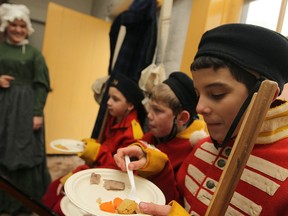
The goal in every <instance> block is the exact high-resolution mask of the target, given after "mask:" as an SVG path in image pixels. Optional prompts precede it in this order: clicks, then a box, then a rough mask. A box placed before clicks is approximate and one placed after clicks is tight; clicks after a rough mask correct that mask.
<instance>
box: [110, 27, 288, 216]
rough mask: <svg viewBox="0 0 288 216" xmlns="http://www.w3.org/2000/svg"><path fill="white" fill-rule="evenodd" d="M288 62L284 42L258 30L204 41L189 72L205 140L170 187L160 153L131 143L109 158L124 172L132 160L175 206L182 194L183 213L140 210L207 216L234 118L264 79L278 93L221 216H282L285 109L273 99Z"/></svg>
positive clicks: (221, 30) (153, 210) (286, 207)
mask: <svg viewBox="0 0 288 216" xmlns="http://www.w3.org/2000/svg"><path fill="white" fill-rule="evenodd" d="M287 56H288V40H287V38H285V37H284V36H282V35H280V34H279V33H277V32H274V31H271V30H268V29H265V28H262V27H259V26H254V25H247V24H228V25H223V26H220V27H217V28H215V29H212V30H210V31H207V32H206V33H205V34H204V35H203V37H202V39H201V42H200V44H199V47H198V52H197V54H196V56H195V59H194V62H193V63H192V65H191V71H192V75H193V80H194V86H195V90H196V94H197V95H198V99H199V100H198V104H197V107H196V110H197V112H198V113H199V114H201V115H202V116H203V118H204V120H205V122H206V123H207V128H208V131H209V134H210V137H208V138H205V139H203V140H201V141H200V142H198V143H197V145H196V146H195V147H194V149H193V151H192V152H191V153H190V155H189V156H188V157H186V160H185V161H184V162H183V163H182V165H181V167H180V169H179V171H178V173H177V178H176V182H175V181H174V178H173V171H172V170H173V169H172V167H171V164H170V163H169V161H168V160H167V156H166V155H165V154H163V153H160V152H157V151H155V150H153V149H149V148H146V147H145V146H144V147H143V146H141V145H139V143H137V144H135V145H132V146H129V147H126V148H123V149H118V151H117V154H116V155H115V156H114V159H115V161H116V163H117V164H118V166H119V167H121V169H123V170H125V166H123V164H124V161H123V156H124V155H126V154H128V155H129V156H131V157H132V156H136V155H137V156H138V158H139V160H138V161H133V162H131V163H130V164H129V168H130V169H133V170H138V172H139V173H140V174H142V175H145V174H146V176H147V171H149V173H153V177H154V178H157V180H158V181H161V180H162V184H166V185H169V188H170V190H171V191H174V195H175V199H176V200H177V199H178V195H180V197H181V199H178V200H179V201H181V202H183V205H184V207H185V209H184V208H182V207H181V206H180V205H179V204H178V203H177V202H176V201H172V202H171V203H169V205H164V206H161V205H156V204H153V203H144V202H142V203H140V205H139V207H140V209H141V210H142V211H143V212H145V213H147V214H152V215H169V216H174V215H181V216H185V215H187V216H188V215H204V214H205V212H206V210H207V208H208V205H209V203H210V201H211V199H212V196H213V193H214V192H215V188H216V185H217V183H218V181H219V178H220V176H221V174H222V171H223V169H224V167H225V164H226V161H227V158H228V156H229V153H230V150H231V148H232V146H233V144H234V141H235V137H236V135H237V133H238V131H239V125H240V124H241V120H242V118H240V120H237V118H236V116H237V114H239V113H240V115H241V114H243V112H244V111H245V110H246V108H247V107H246V106H243V104H246V103H245V101H246V100H247V101H249V100H250V98H251V97H250V96H251V95H252V94H253V93H254V92H257V91H258V88H259V86H260V84H261V82H262V81H263V80H264V79H269V80H273V81H276V82H277V83H278V87H279V88H278V91H277V93H276V95H275V99H274V101H273V102H272V104H271V107H270V109H269V111H268V113H267V116H266V119H265V120H264V123H263V125H262V127H261V130H260V133H259V135H258V138H257V140H256V143H255V146H254V148H253V150H252V153H251V155H250V157H249V160H248V162H247V164H246V167H245V169H244V172H243V174H242V176H241V179H240V181H239V183H238V185H237V187H236V190H235V192H234V194H233V197H232V199H231V202H230V204H229V206H228V209H227V212H226V214H227V215H288V199H287V197H288V179H287V178H288V161H287V156H288V123H287V122H288V121H287V119H288V112H287V110H288V102H287V101H284V100H280V99H277V95H279V94H280V93H281V91H282V89H283V85H284V83H287V82H288V73H287V71H288V61H287ZM247 101H246V102H247ZM179 151H180V150H179ZM143 152H145V155H144V154H143ZM167 161H168V162H167ZM169 176H170V177H169ZM171 176H172V177H171ZM176 186H177V187H176ZM171 193H173V192H171Z"/></svg>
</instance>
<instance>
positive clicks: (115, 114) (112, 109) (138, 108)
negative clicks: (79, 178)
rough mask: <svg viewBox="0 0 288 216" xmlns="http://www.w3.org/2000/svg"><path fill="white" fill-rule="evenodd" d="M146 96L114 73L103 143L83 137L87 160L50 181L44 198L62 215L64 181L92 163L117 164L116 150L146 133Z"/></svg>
mask: <svg viewBox="0 0 288 216" xmlns="http://www.w3.org/2000/svg"><path fill="white" fill-rule="evenodd" d="M143 98H144V95H143V93H142V91H141V89H140V88H139V87H138V85H137V83H135V82H134V81H133V80H131V79H129V78H127V77H125V76H124V75H121V74H117V75H116V76H115V78H114V79H113V80H112V81H111V84H110V86H109V99H108V101H107V109H108V112H109V113H108V118H107V122H106V127H105V129H104V133H103V139H102V140H103V141H102V143H101V144H100V143H98V142H97V140H95V139H92V138H90V139H84V140H83V142H84V143H85V144H86V146H85V149H84V151H83V152H81V153H79V155H78V156H79V157H81V158H82V159H83V160H84V161H85V164H84V165H80V166H78V167H77V168H76V169H75V170H73V171H72V172H70V173H68V174H67V175H65V176H64V177H61V178H59V179H56V180H55V181H54V182H52V183H51V184H50V185H49V188H48V190H47V192H46V194H45V195H44V197H43V199H42V200H43V203H44V204H45V205H46V206H48V207H49V208H51V209H52V210H53V211H55V212H56V213H58V214H59V215H63V213H62V211H61V209H60V201H61V199H62V197H63V193H61V191H62V190H63V185H64V183H65V182H66V180H67V179H68V178H69V177H70V176H71V175H72V174H73V173H75V172H78V171H80V170H84V169H89V168H91V167H106V168H116V167H115V162H114V160H113V156H112V155H113V154H115V153H116V150H117V149H118V148H120V147H125V146H127V145H129V144H131V143H132V142H134V141H135V139H141V138H142V137H143V131H142V125H143V124H144V120H145V117H146V112H145V109H144V106H143V105H142V103H141V102H142V100H143Z"/></svg>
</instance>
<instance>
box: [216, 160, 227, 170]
mask: <svg viewBox="0 0 288 216" xmlns="http://www.w3.org/2000/svg"><path fill="white" fill-rule="evenodd" d="M225 164H226V161H225V160H223V159H220V160H218V161H217V165H218V166H219V167H221V168H222V167H224V166H225Z"/></svg>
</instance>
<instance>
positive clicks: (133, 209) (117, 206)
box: [99, 197, 139, 214]
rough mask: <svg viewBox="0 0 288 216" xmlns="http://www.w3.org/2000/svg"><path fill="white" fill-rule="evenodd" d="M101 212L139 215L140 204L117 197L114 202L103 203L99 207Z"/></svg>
mask: <svg viewBox="0 0 288 216" xmlns="http://www.w3.org/2000/svg"><path fill="white" fill-rule="evenodd" d="M99 207H100V210H102V211H105V212H110V213H118V214H137V213H138V212H139V209H138V204H137V203H136V202H135V201H134V200H130V199H124V200H123V199H121V198H120V197H116V198H114V199H113V201H108V202H103V203H100V205H99Z"/></svg>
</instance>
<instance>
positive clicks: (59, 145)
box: [55, 144, 69, 150]
mask: <svg viewBox="0 0 288 216" xmlns="http://www.w3.org/2000/svg"><path fill="white" fill-rule="evenodd" d="M55 147H56V148H59V149H63V150H69V149H68V148H67V147H66V146H63V145H62V144H56V145H55Z"/></svg>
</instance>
